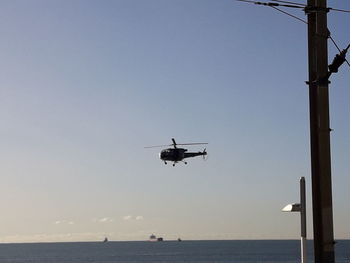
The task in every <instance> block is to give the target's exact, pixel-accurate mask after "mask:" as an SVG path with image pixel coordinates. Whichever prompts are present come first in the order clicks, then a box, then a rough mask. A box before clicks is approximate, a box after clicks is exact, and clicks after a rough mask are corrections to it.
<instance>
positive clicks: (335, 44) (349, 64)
mask: <svg viewBox="0 0 350 263" xmlns="http://www.w3.org/2000/svg"><path fill="white" fill-rule="evenodd" d="M329 38H330V40H331V41H332V42H333V44H334V46H335V47H336V48H337V49H338V51H339V53H341V52H342V51H341V49H340V48H339V46H338V45H337V43H335V41H334V39H333V38H332V37H331V35H329ZM345 62H346V63H347V64H348V66H349V67H350V63H349V61H348V60H347V59H345Z"/></svg>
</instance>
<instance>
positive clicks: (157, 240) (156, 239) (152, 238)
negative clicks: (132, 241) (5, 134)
mask: <svg viewBox="0 0 350 263" xmlns="http://www.w3.org/2000/svg"><path fill="white" fill-rule="evenodd" d="M149 241H151V242H159V241H164V240H163V238H162V237H156V236H155V235H154V234H152V235H150V237H149Z"/></svg>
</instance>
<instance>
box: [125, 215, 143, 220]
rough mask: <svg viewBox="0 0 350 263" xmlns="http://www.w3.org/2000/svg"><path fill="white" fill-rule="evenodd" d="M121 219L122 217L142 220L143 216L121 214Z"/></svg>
mask: <svg viewBox="0 0 350 263" xmlns="http://www.w3.org/2000/svg"><path fill="white" fill-rule="evenodd" d="M123 219H124V220H125V221H131V220H137V221H140V220H143V216H132V215H127V216H123Z"/></svg>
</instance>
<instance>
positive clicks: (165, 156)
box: [159, 148, 207, 163]
mask: <svg viewBox="0 0 350 263" xmlns="http://www.w3.org/2000/svg"><path fill="white" fill-rule="evenodd" d="M200 155H207V152H206V151H205V150H204V151H203V152H187V149H183V148H168V149H164V150H162V151H161V152H160V153H159V158H160V159H161V160H163V161H164V162H165V163H166V161H171V162H174V163H177V162H180V161H182V160H183V159H185V158H190V157H196V156H200Z"/></svg>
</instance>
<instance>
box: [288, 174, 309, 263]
mask: <svg viewBox="0 0 350 263" xmlns="http://www.w3.org/2000/svg"><path fill="white" fill-rule="evenodd" d="M282 211H283V212H300V229H301V230H300V232H301V235H300V236H301V262H302V263H306V262H307V257H306V201H305V177H301V178H300V203H294V204H288V205H286V206H285V207H284V208H283V209H282Z"/></svg>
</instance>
